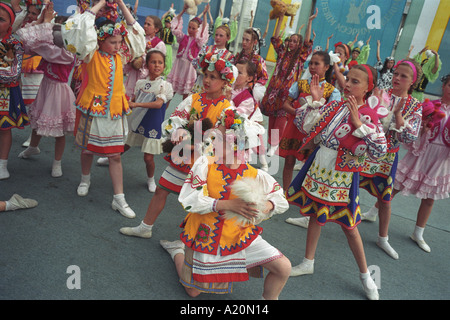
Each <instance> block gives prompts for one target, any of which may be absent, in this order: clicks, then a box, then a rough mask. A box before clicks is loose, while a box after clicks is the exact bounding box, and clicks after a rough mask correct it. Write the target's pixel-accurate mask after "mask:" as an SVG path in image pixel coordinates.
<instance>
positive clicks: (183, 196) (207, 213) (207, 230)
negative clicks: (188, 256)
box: [178, 156, 288, 293]
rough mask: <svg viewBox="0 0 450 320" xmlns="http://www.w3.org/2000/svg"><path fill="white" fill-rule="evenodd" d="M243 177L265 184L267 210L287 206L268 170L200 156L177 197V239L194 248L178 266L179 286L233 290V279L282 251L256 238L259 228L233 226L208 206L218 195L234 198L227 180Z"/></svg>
mask: <svg viewBox="0 0 450 320" xmlns="http://www.w3.org/2000/svg"><path fill="white" fill-rule="evenodd" d="M208 161H210V162H208ZM244 177H250V178H255V179H257V180H258V182H260V183H261V185H263V186H264V193H265V194H267V196H268V200H269V201H272V203H273V204H274V210H273V211H272V212H271V213H270V214H271V215H272V214H280V213H282V212H284V211H286V210H287V209H288V203H287V201H286V199H285V198H284V196H283V189H282V188H281V187H280V185H279V184H278V183H277V182H276V181H275V180H274V179H273V178H272V177H271V176H270V175H269V174H267V173H265V172H263V171H261V170H257V169H255V168H253V167H252V166H250V165H249V164H242V165H240V166H239V167H238V168H237V169H229V168H228V167H226V166H225V165H223V164H216V163H214V162H213V161H212V159H208V158H207V157H205V156H202V157H200V158H199V159H198V160H197V161H196V162H195V163H194V165H193V167H192V170H191V171H190V172H189V174H188V176H187V179H186V181H185V183H184V185H183V188H182V189H181V192H180V195H179V198H178V199H179V201H180V203H181V204H182V205H183V207H184V209H185V210H186V211H187V212H188V214H187V216H186V218H185V219H184V221H183V223H182V224H181V226H180V227H181V228H183V231H182V232H181V235H180V238H181V241H183V243H184V244H185V245H186V248H187V250H186V251H187V252H190V251H193V252H192V262H191V263H189V262H187V263H186V261H185V265H184V266H183V270H184V276H183V277H182V278H181V280H180V281H181V283H182V284H183V285H184V286H186V287H193V288H197V289H199V290H200V291H202V292H210V293H228V292H231V290H232V282H238V281H247V280H248V279H249V272H248V269H250V268H253V267H256V266H260V265H262V264H265V263H267V262H270V261H273V260H275V259H278V258H280V257H282V256H283V255H282V253H280V252H279V251H278V250H277V249H275V248H274V247H272V246H271V245H269V244H268V243H267V242H265V241H264V240H263V239H262V238H261V237H260V234H261V232H262V228H261V227H259V226H255V225H252V224H250V225H247V226H245V227H242V226H237V225H236V224H235V223H234V221H232V220H227V219H224V218H223V217H222V213H220V212H214V210H213V208H214V207H215V203H216V201H217V200H221V199H223V200H227V199H233V198H235V197H236V196H235V195H233V194H232V192H231V191H230V185H231V184H232V183H233V181H235V180H237V179H241V178H244ZM188 261H189V260H188ZM186 270H188V271H189V272H186Z"/></svg>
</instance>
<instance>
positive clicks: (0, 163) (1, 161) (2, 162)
mask: <svg viewBox="0 0 450 320" xmlns="http://www.w3.org/2000/svg"><path fill="white" fill-rule="evenodd" d="M7 164H8V159H6V160H5V159H0V167H5V168H6V165H7Z"/></svg>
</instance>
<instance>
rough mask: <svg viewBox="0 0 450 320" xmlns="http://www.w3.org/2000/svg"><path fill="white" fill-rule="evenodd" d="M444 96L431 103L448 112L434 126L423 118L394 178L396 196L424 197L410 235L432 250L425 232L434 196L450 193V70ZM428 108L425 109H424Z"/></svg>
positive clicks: (443, 196) (418, 242) (439, 197)
mask: <svg viewBox="0 0 450 320" xmlns="http://www.w3.org/2000/svg"><path fill="white" fill-rule="evenodd" d="M442 82H443V85H442V97H441V99H439V100H433V101H430V102H428V103H431V104H433V105H434V107H435V108H436V107H439V108H440V111H441V112H443V113H445V116H444V117H443V118H442V119H441V120H440V121H439V122H438V123H437V124H436V125H434V126H431V128H429V127H428V125H427V124H428V123H430V120H431V117H427V118H425V117H424V118H423V120H422V131H421V136H420V139H418V140H416V141H415V142H413V143H412V144H411V145H410V146H408V152H407V153H406V155H405V156H404V157H403V159H402V160H401V161H400V162H399V163H398V167H397V175H396V178H395V182H394V193H393V195H392V196H394V195H395V194H396V193H398V192H401V193H402V194H403V195H414V196H416V197H417V198H419V199H421V202H420V207H419V210H418V212H417V221H416V225H415V228H414V232H413V233H412V234H411V239H412V240H413V241H415V242H416V243H417V245H418V246H419V247H420V248H421V249H422V250H424V251H426V252H430V251H431V249H430V247H429V245H428V244H427V243H426V242H425V240H424V239H423V232H424V229H425V226H426V224H427V221H428V218H429V217H430V215H431V210H432V209H433V204H434V201H435V200H440V199H447V198H448V197H449V194H450V139H449V136H448V134H445V132H448V130H449V128H450V74H448V75H447V76H445V77H443V78H442ZM424 111H425V110H424Z"/></svg>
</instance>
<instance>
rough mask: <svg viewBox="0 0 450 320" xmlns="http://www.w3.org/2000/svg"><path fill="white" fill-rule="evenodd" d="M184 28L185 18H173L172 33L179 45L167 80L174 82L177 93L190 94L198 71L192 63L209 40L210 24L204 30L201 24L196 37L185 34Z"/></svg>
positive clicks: (173, 85) (174, 89)
mask: <svg viewBox="0 0 450 320" xmlns="http://www.w3.org/2000/svg"><path fill="white" fill-rule="evenodd" d="M182 30H183V19H182V18H178V17H176V18H175V19H173V20H172V33H173V34H174V35H175V36H176V37H177V42H178V43H179V46H178V52H177V56H176V58H175V61H174V63H173V66H172V70H171V71H170V73H169V75H168V76H167V81H169V82H170V83H171V84H172V87H173V91H174V92H175V93H178V94H189V93H191V91H192V88H193V87H194V84H195V80H196V79H197V71H196V70H195V68H194V66H193V65H192V60H194V59H195V58H197V56H198V54H199V52H200V49H201V48H202V47H203V45H204V44H205V43H206V41H208V36H209V35H208V26H207V25H206V27H205V30H204V31H203V32H202V26H201V25H200V26H199V28H198V31H197V35H196V37H190V36H189V35H185V34H184V33H183V31H182Z"/></svg>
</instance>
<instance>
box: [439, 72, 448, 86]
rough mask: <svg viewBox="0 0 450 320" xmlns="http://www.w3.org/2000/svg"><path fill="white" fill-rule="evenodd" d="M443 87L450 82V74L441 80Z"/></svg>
mask: <svg viewBox="0 0 450 320" xmlns="http://www.w3.org/2000/svg"><path fill="white" fill-rule="evenodd" d="M441 81H442V85H443V86H445V85H446V84H447V83H448V82H449V81H450V73H449V74H447V75H445V76H443V77H442V78H441Z"/></svg>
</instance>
